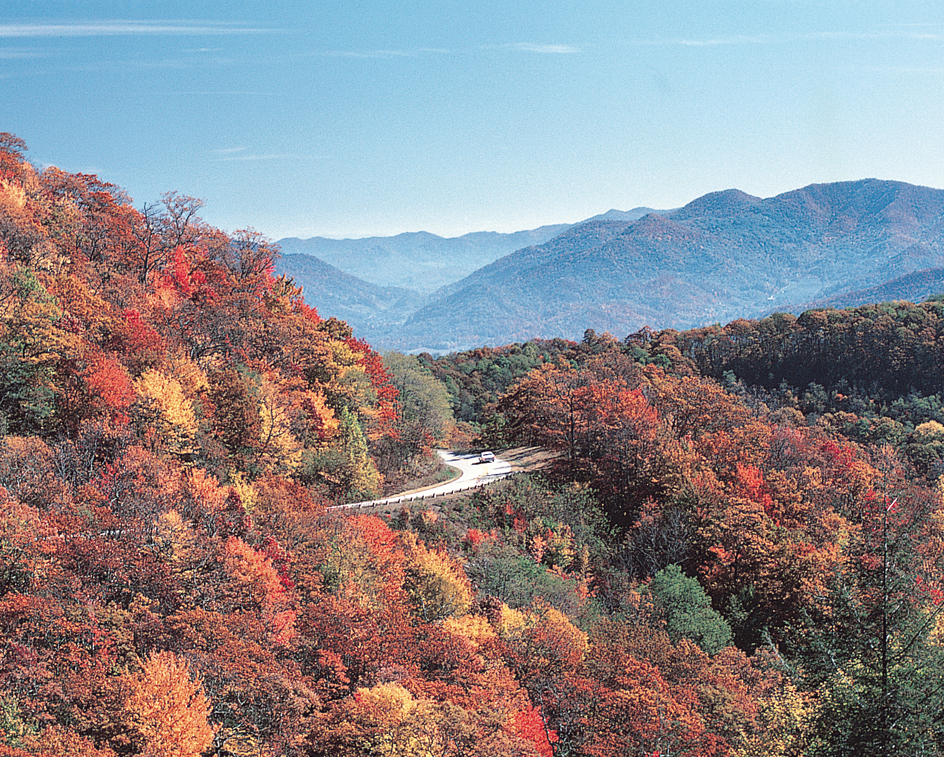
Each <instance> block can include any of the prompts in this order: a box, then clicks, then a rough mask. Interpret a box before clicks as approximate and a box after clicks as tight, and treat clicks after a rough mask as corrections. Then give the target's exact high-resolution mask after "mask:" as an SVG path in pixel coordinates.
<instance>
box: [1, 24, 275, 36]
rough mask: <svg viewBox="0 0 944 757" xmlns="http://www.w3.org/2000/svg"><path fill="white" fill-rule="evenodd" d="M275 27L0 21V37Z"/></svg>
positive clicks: (210, 32)
mask: <svg viewBox="0 0 944 757" xmlns="http://www.w3.org/2000/svg"><path fill="white" fill-rule="evenodd" d="M273 31H276V30H274V29H261V28H249V27H244V26H239V25H236V24H222V23H215V22H192V23H187V22H172V21H97V22H84V23H56V24H52V23H49V24H0V38H7V39H10V38H30V37H114V36H138V35H156V36H162V35H163V36H197V35H229V34H263V33H267V32H273Z"/></svg>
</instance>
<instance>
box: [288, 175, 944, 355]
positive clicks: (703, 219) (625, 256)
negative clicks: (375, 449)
mask: <svg viewBox="0 0 944 757" xmlns="http://www.w3.org/2000/svg"><path fill="white" fill-rule="evenodd" d="M556 228H557V227H547V226H546V227H541V230H532V231H531V232H519V233H518V234H516V235H506V236H504V237H502V239H503V241H504V242H506V243H510V240H511V239H514V241H520V240H522V239H526V238H528V235H530V236H531V237H534V236H535V235H536V236H537V238H538V239H540V238H541V236H542V235H544V234H547V233H549V232H550V231H554V230H556ZM561 228H562V230H561V231H560V232H559V233H557V234H555V235H553V236H550V237H549V238H547V239H544V240H543V241H539V242H535V243H533V244H528V245H525V246H523V247H521V248H519V249H516V250H513V251H511V252H508V253H506V254H504V255H501V256H499V257H497V258H496V259H494V260H492V261H490V262H487V263H485V264H484V265H481V266H480V267H478V268H476V269H475V270H474V271H471V272H470V273H468V274H467V275H466V276H464V277H462V278H458V279H457V280H453V281H447V282H446V283H445V284H443V285H442V286H440V287H439V288H438V289H436V290H432V291H431V290H430V289H429V288H428V287H427V289H426V290H425V291H422V292H421V291H418V290H415V289H414V290H413V291H412V292H409V291H404V288H401V289H400V290H399V292H396V293H395V292H386V293H382V294H380V293H378V291H375V290H372V292H373V293H372V294H370V295H367V294H366V292H367V290H366V289H365V288H364V287H363V286H362V287H359V288H358V287H352V286H351V284H350V282H349V281H348V280H346V279H343V280H342V279H340V278H339V279H337V280H335V281H334V282H331V281H330V279H329V278H328V277H322V279H320V280H319V283H318V286H319V287H321V290H320V291H318V292H313V291H312V289H311V288H310V286H306V298H308V299H309V301H310V304H315V305H316V306H317V307H319V309H322V310H323V311H324V312H325V314H326V315H331V312H330V308H331V307H335V305H334V304H333V303H337V305H336V306H337V307H339V308H346V309H343V310H342V311H341V312H343V313H344V318H345V320H347V321H348V322H349V323H351V324H352V325H353V326H354V327H355V328H356V329H358V330H360V331H363V332H364V333H365V334H367V335H368V336H369V338H371V340H372V343H376V344H378V345H379V346H381V347H383V348H394V349H400V350H404V351H415V350H418V349H431V350H439V351H442V350H454V349H465V348H470V347H475V346H486V345H487V346H496V345H500V344H507V343H510V342H513V341H521V340H527V339H531V338H554V337H565V338H579V337H580V335H581V334H582V333H583V332H584V331H585V330H586V329H587V328H592V329H594V330H596V331H599V332H603V331H609V332H611V333H613V334H616V335H617V336H623V335H625V334H627V333H631V332H634V331H636V330H638V329H639V328H641V327H642V326H650V327H653V328H657V329H661V328H677V329H685V328H692V327H697V326H701V325H706V324H708V323H713V322H722V321H727V320H734V319H736V318H741V317H746V318H750V317H760V316H762V315H764V314H766V313H769V312H772V311H774V310H778V309H779V310H788V311H791V312H801V310H802V309H805V307H806V305H804V303H820V302H834V301H835V302H843V301H845V300H844V299H843V298H848V297H854V295H855V293H857V292H868V291H872V290H874V291H875V292H876V293H878V292H882V293H884V294H883V296H884V297H886V298H889V297H890V298H891V299H895V298H898V297H896V293H902V294H907V295H908V296H911V297H914V296H916V295H921V296H925V297H926V296H929V295H931V294H934V293H936V289H935V287H938V286H939V284H938V283H937V282H938V278H937V277H936V276H933V275H925V276H923V277H918V278H911V279H909V278H908V277H909V276H912V274H915V273H916V272H918V271H931V270H934V269H937V268H944V190H938V189H933V188H929V187H921V186H917V185H912V184H907V183H904V182H897V181H888V180H880V179H860V180H857V181H848V182H835V183H829V184H810V185H807V186H806V187H802V188H799V189H794V190H790V191H788V192H784V193H781V194H779V195H776V196H774V197H769V198H760V197H756V196H753V195H750V194H748V193H746V192H743V191H741V190H738V189H727V190H721V191H718V192H711V193H708V194H706V195H703V196H701V197H698V198H695V199H694V200H692V201H691V202H689V203H688V204H686V205H684V206H683V207H681V208H677V209H675V210H667V211H652V210H651V209H649V208H636V209H634V210H632V211H615V210H610V211H608V212H607V213H603V214H600V215H598V216H594V217H593V218H590V219H587V220H586V221H584V222H582V223H578V224H572V225H562V226H561ZM538 232H540V233H538ZM482 233H483V234H490V232H482ZM470 236H475V234H473V235H466V237H470ZM393 239H394V240H398V241H396V242H390V243H386V242H384V243H383V244H381V243H379V242H378V243H377V244H376V245H375V249H373V251H372V252H370V253H365V254H364V258H363V260H364V261H367V260H373V261H374V263H373V264H374V265H377V261H380V260H382V259H383V255H384V254H387V255H388V256H389V257H388V260H390V261H392V260H396V261H397V265H399V266H400V267H401V268H404V269H405V268H407V267H409V266H413V270H414V271H422V272H423V273H422V275H424V276H426V278H427V280H429V279H430V277H429V275H428V274H429V271H428V269H429V267H430V266H431V265H432V264H430V263H429V262H428V259H427V258H424V257H423V255H427V256H429V255H433V254H434V251H433V250H432V249H431V248H430V247H428V246H427V247H426V248H425V252H422V251H420V252H419V253H417V252H414V253H412V256H413V257H412V259H409V260H408V259H407V258H405V257H404V255H403V254H402V253H396V254H395V253H394V252H391V248H392V247H395V246H396V244H406V243H407V242H416V241H417V240H423V241H425V242H429V241H430V239H433V240H434V241H435V239H436V238H435V235H430V234H427V233H425V232H413V233H411V234H407V235H398V237H396V238H393ZM439 239H441V238H439ZM462 239H463V238H455V239H453V240H444V241H446V242H449V244H452V245H454V246H455V245H457V244H458V245H461V244H464V243H463V242H462V241H461V240H462ZM457 240H458V241H457ZM385 251H386V252H385ZM437 254H441V253H437ZM396 255H400V257H399V258H397V257H396ZM447 262H450V263H451V258H450V259H449V260H448V261H447ZM441 263H442V261H441ZM365 265H366V263H365ZM424 266H426V268H424ZM352 267H353V264H352V263H351V262H350V261H349V262H348V265H347V268H348V274H349V275H350V269H351V268H352ZM338 268H340V266H338ZM445 268H446V265H445V264H444V263H443V264H441V265H440V268H439V270H438V275H440V280H442V279H445V278H447V276H446V275H445V273H444V271H445ZM379 275H380V274H377V276H379ZM401 275H402V276H403V277H408V276H410V275H417V274H415V273H414V274H410V273H409V272H407V271H405V270H404V271H401ZM895 282H898V283H897V284H896V283H895ZM299 283H302V284H306V281H305V280H304V279H299ZM345 287H347V288H345ZM405 289H406V290H408V289H409V288H408V287H407V288H405ZM319 298H321V300H322V301H323V302H324V303H325V304H324V305H322V304H321V302H319ZM365 298H366V299H365ZM372 298H374V300H377V301H378V302H381V303H382V304H380V305H379V306H378V307H379V308H380V310H381V311H382V312H381V313H371V312H369V310H370V307H371V306H370V302H372V301H373V300H372ZM377 298H379V299H377ZM346 300H350V302H347V301H346ZM326 307H327V308H329V309H327V310H325V308H326ZM352 308H353V309H352ZM357 308H360V310H361V312H359V313H358V312H355V311H356V310H357Z"/></svg>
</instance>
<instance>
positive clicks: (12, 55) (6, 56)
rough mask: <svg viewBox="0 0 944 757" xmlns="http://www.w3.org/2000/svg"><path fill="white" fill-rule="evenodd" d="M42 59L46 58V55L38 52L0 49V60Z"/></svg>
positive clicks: (22, 49)
mask: <svg viewBox="0 0 944 757" xmlns="http://www.w3.org/2000/svg"><path fill="white" fill-rule="evenodd" d="M44 57H46V54H45V53H42V52H40V51H38V50H29V49H26V48H15V47H10V48H0V60H30V59H33V58H44Z"/></svg>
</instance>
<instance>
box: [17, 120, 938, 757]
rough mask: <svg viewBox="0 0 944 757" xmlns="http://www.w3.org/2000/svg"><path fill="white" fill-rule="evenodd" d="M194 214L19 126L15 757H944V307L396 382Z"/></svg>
mask: <svg viewBox="0 0 944 757" xmlns="http://www.w3.org/2000/svg"><path fill="white" fill-rule="evenodd" d="M200 207H201V204H200V202H199V201H197V200H194V199H193V198H188V197H183V196H180V195H177V194H167V195H165V196H164V198H163V200H162V202H160V203H158V204H155V205H144V206H143V207H142V208H140V209H135V208H134V206H133V205H132V203H131V201H130V199H129V198H127V197H125V196H124V194H123V193H122V192H121V191H120V190H119V189H118V188H117V187H114V186H111V185H109V184H106V183H104V182H102V181H100V180H99V179H97V178H96V177H94V176H87V175H79V174H67V173H65V172H62V171H60V170H58V169H56V168H47V169H44V170H38V169H36V168H35V167H34V166H32V165H31V164H30V163H29V162H28V161H27V159H26V146H25V145H24V144H23V143H22V142H21V141H20V140H18V139H17V138H16V137H13V136H11V135H2V137H0V362H2V370H0V382H2V388H0V432H2V434H3V437H2V441H0V756H4V757H23V756H24V755H50V756H51V755H100V756H102V757H105V756H113V755H135V754H142V755H151V756H155V757H157V756H161V757H163V756H168V757H170V756H175V757H176V756H178V755H180V756H184V755H187V756H190V755H192V756H196V755H207V756H209V755H220V756H223V755H233V756H235V755H306V756H308V757H320V756H325V757H326V756H327V755H352V756H353V755H413V756H415V757H433V756H443V757H447V756H448V757H453V756H456V757H458V756H459V755H467V756H471V755H481V754H490V755H493V756H494V757H504V756H505V755H508V756H512V755H514V756H516V757H525V756H530V757H534V756H535V755H541V756H544V757H547V756H552V755H553V756H556V757H564V756H568V757H569V756H577V755H580V756H586V757H611V756H612V757H617V755H620V756H622V755H652V754H658V755H691V756H692V757H695V756H696V755H716V756H719V757H720V756H721V755H743V756H744V757H747V756H748V755H758V756H759V755H811V756H812V755H892V754H896V755H899V754H900V755H906V754H907V755H912V754H913V755H938V754H941V753H944V722H942V720H944V646H942V638H941V634H942V633H944V625H942V621H941V615H942V608H944V593H942V592H944V586H942V576H944V573H942V567H944V565H942V562H944V509H942V502H941V492H940V489H939V486H938V481H937V477H938V475H939V473H940V465H939V463H940V460H941V457H942V455H941V452H942V449H944V418H942V417H940V416H941V396H940V394H939V393H938V391H937V390H938V389H939V386H938V384H937V381H938V379H937V377H938V376H940V375H941V373H940V368H941V355H942V354H944V338H942V335H941V325H940V323H939V321H938V313H939V312H940V308H942V307H944V305H942V304H941V303H938V302H929V303H922V304H921V305H910V304H903V303H896V304H894V305H886V306H875V307H874V308H859V309H857V310H855V311H813V312H810V313H807V314H804V315H803V316H801V317H800V318H799V319H796V318H793V317H791V316H786V317H784V316H773V317H771V318H769V319H765V320H762V321H757V322H754V321H751V322H748V321H739V322H735V323H733V324H730V325H729V326H727V327H724V328H721V327H720V326H719V327H715V328H711V329H701V330H698V331H693V332H684V333H679V332H674V331H667V332H661V333H657V332H650V331H644V332H640V333H638V334H634V335H631V336H630V337H628V338H627V339H626V340H623V341H618V340H616V339H614V338H612V337H610V336H609V335H606V334H603V335H597V334H595V333H593V332H587V334H586V336H585V338H584V340H583V341H582V342H581V343H573V342H566V341H562V340H559V341H551V342H529V343H526V344H522V345H512V346H509V347H506V348H500V349H489V348H483V349H481V350H476V351H473V352H469V353H459V354H455V355H449V356H445V357H442V358H438V359H433V358H432V357H430V356H428V355H421V356H419V357H418V358H413V357H409V356H405V355H397V354H389V355H385V356H383V357H381V356H380V355H378V354H377V353H376V352H375V351H374V350H373V349H371V347H370V346H369V345H367V344H366V343H365V342H363V341H362V340H360V339H358V338H357V337H356V336H355V335H354V334H353V333H352V332H351V329H350V328H349V327H348V326H347V325H346V324H345V323H343V322H341V321H338V320H335V319H332V318H326V317H322V315H319V314H318V313H316V312H315V311H314V310H312V309H311V308H309V307H307V306H306V305H305V303H304V300H303V293H302V291H301V290H300V289H299V288H298V287H296V286H295V285H294V283H293V282H292V281H291V280H290V279H286V278H282V277H278V278H277V277H274V276H273V270H274V269H273V265H274V261H275V259H276V256H277V254H278V251H277V249H275V247H274V246H273V245H272V244H271V243H269V242H268V240H266V239H264V238H263V237H261V236H260V235H258V234H256V233H255V232H252V231H238V232H235V233H233V234H227V233H224V232H222V231H220V230H218V229H214V228H212V227H209V226H208V225H207V224H205V223H204V222H203V221H202V220H201V219H200V217H199V211H200ZM323 315H327V314H323ZM473 437H477V438H478V440H479V443H481V444H487V445H489V446H494V447H496V448H501V447H511V446H520V445H537V446H541V447H544V448H547V449H549V450H552V451H554V452H555V453H556V462H555V464H554V465H553V467H551V468H550V469H548V470H547V471H546V473H545V474H544V475H542V476H536V475H530V476H529V475H519V476H515V477H513V478H511V479H508V480H506V481H504V482H502V483H500V484H496V485H494V486H492V487H491V488H489V489H487V490H484V491H481V492H479V493H477V494H475V495H473V496H466V497H460V498H456V499H453V500H450V501H447V502H444V503H443V504H441V505H439V506H437V507H436V508H435V509H429V510H414V511H409V510H403V511H402V512H399V513H395V514H392V515H391V516H389V517H378V516H376V515H368V514H350V513H351V511H344V510H331V509H329V508H330V507H331V506H332V505H336V504H339V503H343V502H347V501H354V500H358V499H362V498H364V497H369V496H372V495H375V494H380V493H382V492H384V491H391V490H394V489H397V488H400V487H405V486H406V485H407V484H408V483H410V484H413V483H415V482H417V481H421V480H426V479H427V478H431V477H435V476H436V475H437V472H436V469H435V464H434V462H433V459H434V456H432V455H431V453H430V450H431V448H432V447H433V446H435V445H441V444H449V443H455V442H456V441H457V440H468V439H472V438H473Z"/></svg>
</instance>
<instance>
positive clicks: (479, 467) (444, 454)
mask: <svg viewBox="0 0 944 757" xmlns="http://www.w3.org/2000/svg"><path fill="white" fill-rule="evenodd" d="M436 454H437V455H439V457H441V458H442V461H443V462H444V463H445V464H446V465H449V466H451V467H453V468H456V469H457V470H459V471H460V473H461V475H460V476H459V478H455V479H453V480H452V481H449V482H447V483H445V484H437V485H436V486H430V487H427V488H426V489H416V490H412V491H408V492H403V493H402V494H393V495H391V496H389V497H384V498H383V499H371V500H367V501H364V502H352V503H351V504H349V505H335V506H334V507H329V508H328V509H329V510H346V509H349V508H355V507H372V506H374V505H389V504H391V503H396V502H403V501H406V500H409V499H421V498H423V497H437V496H442V495H444V494H452V493H454V492H458V491H462V490H463V489H470V488H472V487H474V486H481V485H483V484H487V483H489V482H491V481H497V480H499V479H501V478H505V477H506V476H509V475H511V463H508V462H506V461H504V460H502V459H501V458H499V457H496V458H495V459H494V460H493V461H492V462H490V463H482V462H479V454H478V453H477V452H449V451H448V450H444V449H438V450H436Z"/></svg>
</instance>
